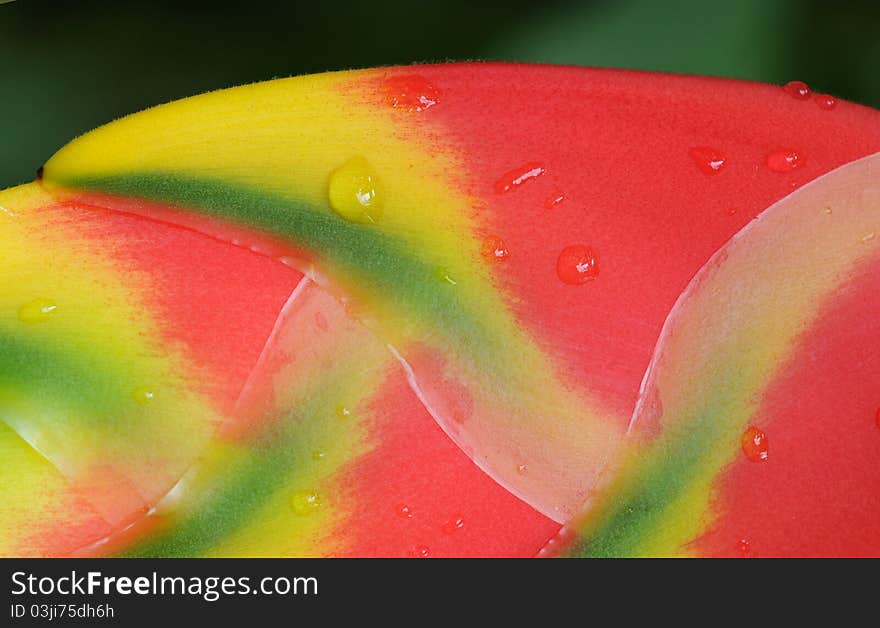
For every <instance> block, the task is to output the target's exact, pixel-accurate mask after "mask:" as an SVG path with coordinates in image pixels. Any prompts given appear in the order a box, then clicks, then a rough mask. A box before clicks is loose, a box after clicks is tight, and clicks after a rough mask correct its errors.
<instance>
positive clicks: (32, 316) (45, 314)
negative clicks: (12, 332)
mask: <svg viewBox="0 0 880 628" xmlns="http://www.w3.org/2000/svg"><path fill="white" fill-rule="evenodd" d="M57 312H58V304H57V303H55V301H52V300H50V299H34V300H33V301H30V302H28V303H25V304H24V305H22V306H21V307H20V308H18V320H20V321H21V322H22V323H27V324H28V325H33V324H36V323H45V322H46V321H48V320H49V319H50V318H52V317H53V316H55V314H56V313H57Z"/></svg>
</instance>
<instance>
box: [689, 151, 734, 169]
mask: <svg viewBox="0 0 880 628" xmlns="http://www.w3.org/2000/svg"><path fill="white" fill-rule="evenodd" d="M688 152H689V153H690V156H691V159H692V160H693V162H694V163H695V164H696V165H697V168H699V169H700V172H702V173H703V174H718V173H719V172H721V170H722V169H723V168H724V165H725V164H726V163H727V157H725V156H724V155H723V154H722V153H721V151H719V150H718V149H716V148H712V147H710V146H694V147H693V148H691V149H690V150H689V151H688Z"/></svg>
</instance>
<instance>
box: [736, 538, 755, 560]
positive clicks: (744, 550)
mask: <svg viewBox="0 0 880 628" xmlns="http://www.w3.org/2000/svg"><path fill="white" fill-rule="evenodd" d="M736 549H738V550H739V553H740V555H741V556H743V557H746V556H748V555H749V554H751V553H752V544H751V543H749V542H748V541H747V540H745V539H741V540H740V542H739V543H737V544H736Z"/></svg>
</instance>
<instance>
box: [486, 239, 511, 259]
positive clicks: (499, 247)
mask: <svg viewBox="0 0 880 628" xmlns="http://www.w3.org/2000/svg"><path fill="white" fill-rule="evenodd" d="M480 253H482V255H483V257H484V258H485V259H486V260H487V261H489V262H503V261H504V260H506V259H507V257H508V255H510V251H508V250H507V245H506V244H505V243H504V240H502V239H501V238H499V237H498V236H494V235H490V236H486V237H485V238H483V246H482V248H481V250H480Z"/></svg>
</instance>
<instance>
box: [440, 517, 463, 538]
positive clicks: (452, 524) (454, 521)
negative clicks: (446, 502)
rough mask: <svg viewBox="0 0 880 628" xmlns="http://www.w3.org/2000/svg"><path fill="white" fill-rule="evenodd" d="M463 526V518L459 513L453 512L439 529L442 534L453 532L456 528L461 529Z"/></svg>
mask: <svg viewBox="0 0 880 628" xmlns="http://www.w3.org/2000/svg"><path fill="white" fill-rule="evenodd" d="M463 527H464V518H463V517H462V516H461V515H459V514H455V515H453V516H452V517H450V519H449V521H447V522H446V523H444V524H443V525H442V526H441V529H442V530H443V533H444V534H454V533H455V532H457V531H458V530H461V529H462V528H463Z"/></svg>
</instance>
